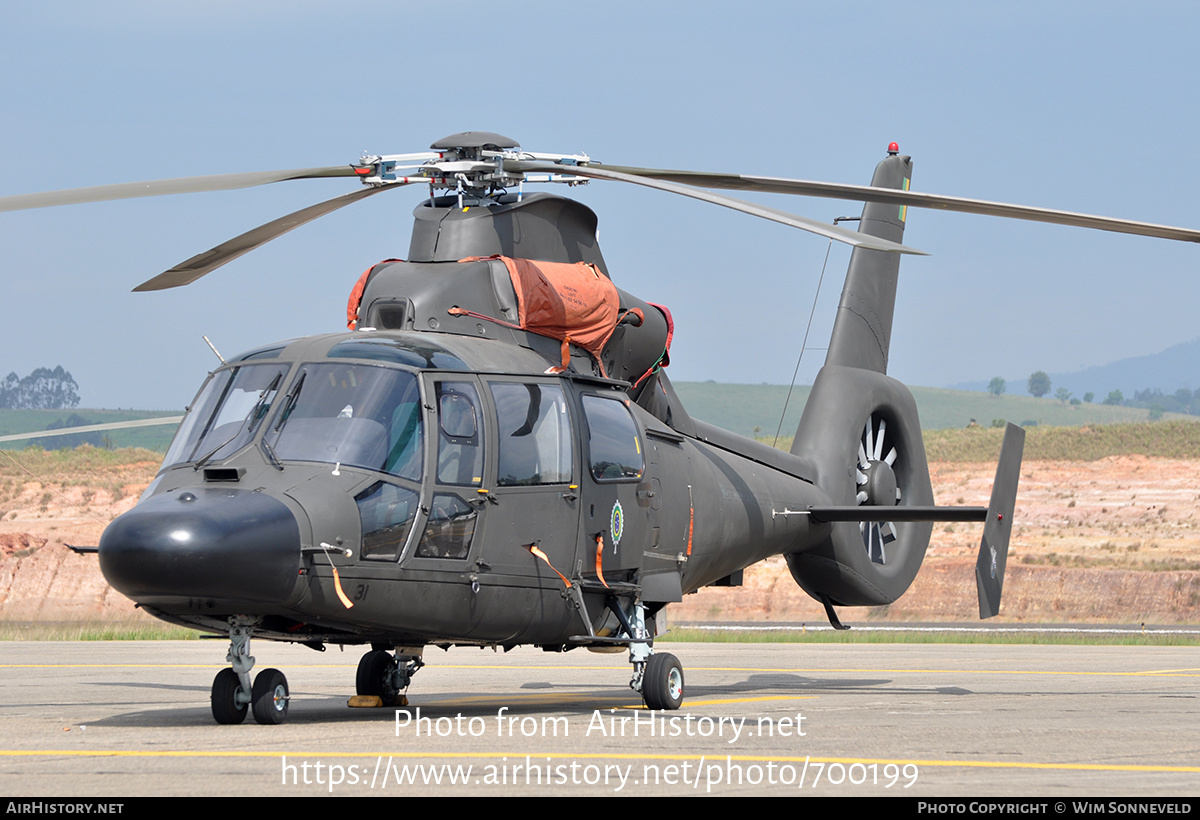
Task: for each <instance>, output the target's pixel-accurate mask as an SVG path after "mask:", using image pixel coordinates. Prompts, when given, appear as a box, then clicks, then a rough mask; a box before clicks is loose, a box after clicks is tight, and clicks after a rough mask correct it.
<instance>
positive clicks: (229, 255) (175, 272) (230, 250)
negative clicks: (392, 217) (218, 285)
mask: <svg viewBox="0 0 1200 820" xmlns="http://www.w3.org/2000/svg"><path fill="white" fill-rule="evenodd" d="M424 181H425V180H416V179H414V180H412V182H424ZM408 184H409V182H408V181H405V182H397V183H394V184H391V185H384V186H381V187H378V188H363V189H361V190H358V191H353V192H351V193H348V194H342V195H341V196H339V197H334V198H333V199H327V200H325V201H324V202H319V203H317V204H316V205H309V206H308V207H307V208H302V209H301V210H299V211H296V212H294V213H290V214H288V215H287V216H281V217H280V218H279V219H276V220H274V221H273V222H268V223H267V224H265V225H259V226H258V227H257V228H254V229H253V230H250V231H246V233H244V234H242V235H241V236H236V237H234V238H233V239H230V240H229V241H228V242H223V243H222V244H220V245H217V246H216V247H215V248H213V249H211V250H207V251H205V252H204V253H201V254H197V255H196V256H193V257H192V258H191V259H189V260H187V261H186V262H180V263H179V264H178V265H176V266H175V267H173V268H171V269H170V270H168V271H164V272H162V273H160V274H159V275H158V276H155V277H154V278H153V279H148V280H146V281H145V282H142V284H140V285H138V286H137V287H136V288H134V289H133V290H134V292H135V293H136V292H141V291H147V290H165V289H167V288H177V287H180V286H182V285H190V284H191V283H192V282H195V281H196V280H197V279H199V278H200V277H201V276H204V274H206V273H212V272H213V271H214V270H216V269H217V268H219V267H221V266H222V265H224V264H225V263H227V262H232V261H233V260H234V259H237V258H238V257H239V256H241V255H243V254H246V253H249V252H250V251H252V250H254V249H255V248H257V247H258V246H259V245H265V244H266V243H267V242H270V241H271V240H272V239H275V238H277V237H280V236H283V235H284V234H285V233H287V232H288V231H290V230H293V229H294V228H299V227H300V226H301V225H304V224H306V223H308V222H312V221H313V220H314V219H316V218H317V217H320V216H325V214H328V213H331V212H333V211H336V210H337V209H338V208H344V207H345V206H347V205H349V204H351V203H354V202H357V201H358V200H360V199H364V198H366V197H369V196H371V195H373V194H377V193H379V192H380V191H386V190H389V189H391V188H399V187H402V186H404V185H408Z"/></svg>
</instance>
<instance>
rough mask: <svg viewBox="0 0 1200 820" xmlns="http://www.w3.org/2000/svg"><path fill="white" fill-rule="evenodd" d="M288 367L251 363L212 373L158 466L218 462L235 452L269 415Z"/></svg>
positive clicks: (249, 438) (248, 439)
mask: <svg viewBox="0 0 1200 820" xmlns="http://www.w3.org/2000/svg"><path fill="white" fill-rule="evenodd" d="M286 372H287V366H286V365H283V364H254V365H242V366H239V367H230V368H226V369H224V370H219V371H217V372H216V373H214V374H213V375H212V376H211V377H210V378H209V380H208V382H207V383H205V385H204V387H203V388H201V390H200V395H198V396H197V397H196V400H195V401H194V402H193V403H192V407H191V410H190V411H189V412H188V414H187V418H185V419H184V420H183V424H181V425H180V426H179V432H178V433H176V434H175V440H174V441H172V442H171V447H170V449H168V450H167V455H166V458H164V459H163V466H164V467H169V466H171V465H172V464H182V463H186V462H191V461H195V462H197V464H200V463H208V462H209V461H213V460H216V459H222V458H225V457H226V456H229V455H232V454H233V453H234V452H236V451H237V450H240V449H241V448H242V447H244V446H245V445H246V444H248V443H249V442H250V440H251V439H253V438H254V434H255V433H256V432H257V431H258V428H259V426H260V424H261V422H262V420H263V418H265V417H266V415H267V414H268V413H269V412H270V410H271V405H272V404H273V403H274V400H275V396H276V394H277V393H278V391H279V386H280V384H281V383H282V382H283V376H284V374H285V373H286Z"/></svg>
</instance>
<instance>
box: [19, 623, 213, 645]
mask: <svg viewBox="0 0 1200 820" xmlns="http://www.w3.org/2000/svg"><path fill="white" fill-rule="evenodd" d="M199 637H200V633H199V632H196V631H194V630H191V629H184V628H183V627H181V626H175V625H173V624H168V623H166V622H156V621H143V620H136V621H134V620H130V621H3V622H0V641H188V640H195V639H197V638H199Z"/></svg>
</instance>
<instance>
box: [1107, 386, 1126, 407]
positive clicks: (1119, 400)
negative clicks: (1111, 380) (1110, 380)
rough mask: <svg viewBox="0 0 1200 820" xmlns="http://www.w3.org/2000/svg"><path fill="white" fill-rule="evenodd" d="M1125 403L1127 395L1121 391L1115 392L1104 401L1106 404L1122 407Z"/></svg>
mask: <svg viewBox="0 0 1200 820" xmlns="http://www.w3.org/2000/svg"><path fill="white" fill-rule="evenodd" d="M1124 403H1125V394H1124V393H1122V392H1121V391H1120V390H1113V391H1112V392H1110V393H1109V394H1108V398H1106V399H1105V400H1104V404H1116V405H1121V404H1124Z"/></svg>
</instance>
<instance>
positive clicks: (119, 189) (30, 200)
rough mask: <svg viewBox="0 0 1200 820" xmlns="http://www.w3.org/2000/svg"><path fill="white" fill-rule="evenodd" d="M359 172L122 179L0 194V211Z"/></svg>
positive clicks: (302, 171) (334, 168) (332, 168)
mask: <svg viewBox="0 0 1200 820" xmlns="http://www.w3.org/2000/svg"><path fill="white" fill-rule="evenodd" d="M352 176H357V174H356V173H355V171H354V169H353V168H351V167H350V166H349V165H334V166H330V167H326V168H297V169H295V170H291V171H251V172H249V173H244V174H214V175H212V176H204V177H180V178H178V179H155V180H150V181H148V182H122V183H118V184H116V185H98V186H96V187H94V188H70V189H67V190H62V191H45V192H43V193H40V194H18V195H17V196H5V197H0V211H21V210H27V209H30V208H49V207H51V206H53V205H75V204H78V203H81V202H105V201H108V200H112V199H134V198H136V197H140V196H167V195H168V194H194V193H200V192H202V191H231V190H234V189H236V188H252V187H254V186H255V185H268V184H270V183H272V182H284V181H286V180H291V179H323V178H326V177H352Z"/></svg>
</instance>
